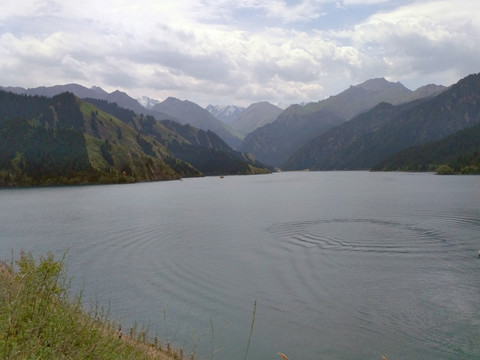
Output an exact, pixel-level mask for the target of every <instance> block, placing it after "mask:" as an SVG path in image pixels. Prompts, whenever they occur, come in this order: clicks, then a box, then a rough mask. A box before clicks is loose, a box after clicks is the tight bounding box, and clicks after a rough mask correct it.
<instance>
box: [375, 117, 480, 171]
mask: <svg viewBox="0 0 480 360" xmlns="http://www.w3.org/2000/svg"><path fill="white" fill-rule="evenodd" d="M372 170H374V171H437V172H440V173H449V174H450V173H451V174H479V173H480V124H479V125H475V126H473V127H471V128H467V129H464V130H461V131H459V132H457V133H455V134H453V135H450V136H448V137H446V138H444V139H442V140H439V141H435V142H432V143H428V144H425V145H421V146H415V147H412V148H409V149H407V150H405V151H402V152H400V153H399V154H397V155H395V156H393V157H391V158H389V159H387V160H385V161H382V162H381V163H379V164H376V165H375V166H373V167H372Z"/></svg>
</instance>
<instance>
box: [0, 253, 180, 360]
mask: <svg viewBox="0 0 480 360" xmlns="http://www.w3.org/2000/svg"><path fill="white" fill-rule="evenodd" d="M0 289H1V290H0V358H1V359H96V360H97V359H98V360H107V359H112V360H113V359H132V360H133V359H135V360H136V359H147V360H150V359H161V360H171V359H179V356H178V355H177V354H175V355H168V354H167V352H166V351H165V352H164V351H162V350H161V349H160V348H159V347H158V346H154V345H153V344H146V343H145V342H144V341H141V340H142V339H141V337H143V338H145V334H141V335H139V336H138V339H137V338H136V337H135V335H134V336H125V335H123V336H122V337H121V338H120V337H119V328H118V326H119V325H117V324H114V323H113V324H112V323H111V322H110V321H109V320H108V318H107V316H106V315H103V314H100V315H99V314H98V313H96V312H92V313H87V312H86V311H85V310H84V308H83V305H82V299H81V295H75V296H71V294H70V293H69V283H68V281H67V279H66V276H65V271H64V267H63V261H56V260H55V259H54V257H53V255H52V254H49V255H47V256H46V257H42V258H40V260H39V262H38V264H37V262H36V261H35V259H34V258H33V256H32V255H31V254H27V253H24V252H22V253H21V256H20V259H19V260H18V261H16V262H14V261H13V260H12V261H11V262H10V263H5V262H1V263H0ZM131 333H132V332H131ZM130 335H132V334H130Z"/></svg>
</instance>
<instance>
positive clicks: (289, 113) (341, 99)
mask: <svg viewBox="0 0 480 360" xmlns="http://www.w3.org/2000/svg"><path fill="white" fill-rule="evenodd" d="M411 93H412V91H411V90H408V89H407V88H405V87H404V86H403V85H402V84H400V83H391V82H388V81H387V80H385V79H372V80H368V81H366V82H364V83H362V84H360V85H357V86H351V87H350V88H349V89H347V90H345V91H343V92H341V93H340V94H338V95H335V96H331V97H329V98H328V99H325V100H322V101H319V102H317V103H310V104H307V105H305V106H299V105H293V106H290V107H289V108H287V109H286V110H285V111H284V112H282V113H281V114H280V115H279V116H278V117H277V119H276V120H275V121H274V122H272V123H270V124H268V125H265V126H263V127H260V128H258V129H256V130H255V131H253V132H251V133H250V134H248V136H246V137H245V139H244V140H243V142H242V144H241V146H240V147H239V150H240V151H243V152H249V153H252V154H253V155H254V156H255V157H256V158H258V159H259V160H260V161H262V162H263V163H265V164H268V165H274V166H279V167H280V166H282V165H283V164H284V163H285V162H286V161H287V159H288V158H289V157H290V156H292V155H293V154H294V153H295V152H296V151H297V150H299V149H300V148H302V147H303V146H304V145H305V144H307V143H308V142H309V141H310V140H312V139H314V138H315V137H317V136H320V135H321V134H323V133H324V132H326V131H328V130H329V129H331V128H333V127H335V126H337V125H340V124H341V123H343V122H345V121H348V120H350V119H351V118H352V117H353V116H356V115H358V114H360V113H362V112H364V111H367V110H368V109H370V108H372V107H374V106H375V105H377V104H379V103H380V102H389V103H392V104H400V103H402V102H404V101H405V99H406V98H407V97H408V96H410V94H411Z"/></svg>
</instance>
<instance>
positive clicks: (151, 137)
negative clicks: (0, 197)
mask: <svg viewBox="0 0 480 360" xmlns="http://www.w3.org/2000/svg"><path fill="white" fill-rule="evenodd" d="M172 124H177V123H174V122H172V121H171V120H170V121H164V122H161V121H158V120H156V119H155V118H154V117H153V116H151V115H143V114H136V113H135V112H134V111H132V110H127V109H124V108H120V107H119V106H118V105H117V104H116V103H109V102H107V101H106V100H99V99H91V101H90V102H89V101H86V100H82V99H80V98H78V97H76V96H75V95H73V94H72V93H69V92H66V93H61V94H59V95H55V96H53V97H50V98H48V97H43V96H42V97H40V96H26V95H17V94H14V93H11V92H5V91H0V185H3V186H19V185H21V186H24V185H48V184H81V183H95V184H96V183H120V182H137V181H153V180H170V179H179V178H181V177H191V176H202V175H218V174H225V175H227V174H252V173H266V172H268V170H267V169H265V168H263V167H262V166H261V164H259V163H257V162H255V161H254V160H253V158H252V157H250V156H248V155H246V154H241V153H239V152H236V151H234V150H232V149H231V148H230V147H229V146H228V145H227V144H225V142H224V141H223V140H222V139H220V138H219V137H218V136H217V135H216V134H215V133H213V132H211V131H205V130H201V129H197V128H194V127H192V126H189V125H188V126H184V127H183V128H182V129H181V131H180V130H178V129H177V128H176V126H177V125H178V126H180V125H179V124H177V125H175V126H172ZM191 153H193V154H195V156H191ZM187 158H188V159H189V160H184V159H187ZM193 163H195V165H193Z"/></svg>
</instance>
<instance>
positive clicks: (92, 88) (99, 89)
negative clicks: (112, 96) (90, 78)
mask: <svg viewBox="0 0 480 360" xmlns="http://www.w3.org/2000/svg"><path fill="white" fill-rule="evenodd" d="M90 90H92V91H95V92H96V93H98V94H102V95H107V94H108V93H107V92H106V91H105V90H103V89H102V88H101V87H100V86H92V87H91V88H90Z"/></svg>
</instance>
